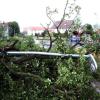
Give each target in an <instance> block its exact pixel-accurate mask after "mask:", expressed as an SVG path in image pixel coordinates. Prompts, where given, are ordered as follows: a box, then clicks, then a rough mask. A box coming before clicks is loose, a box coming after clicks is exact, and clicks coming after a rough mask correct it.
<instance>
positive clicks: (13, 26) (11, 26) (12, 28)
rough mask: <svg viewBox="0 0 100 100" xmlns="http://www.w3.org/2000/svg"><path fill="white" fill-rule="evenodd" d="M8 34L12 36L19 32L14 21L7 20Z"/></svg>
mask: <svg viewBox="0 0 100 100" xmlns="http://www.w3.org/2000/svg"><path fill="white" fill-rule="evenodd" d="M8 27H9V35H10V36H14V35H17V34H19V33H20V27H19V25H18V23H17V22H16V21H13V22H8Z"/></svg>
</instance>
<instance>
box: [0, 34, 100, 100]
mask: <svg viewBox="0 0 100 100" xmlns="http://www.w3.org/2000/svg"><path fill="white" fill-rule="evenodd" d="M15 41H17V42H16V43H15V44H14V42H15ZM7 47H8V48H10V49H11V50H17V51H46V50H45V49H43V48H41V47H40V46H39V45H36V44H35V42H34V39H33V38H32V36H29V37H12V38H10V39H9V40H4V41H3V40H1V42H0V48H1V50H6V51H7V50H8V51H9V49H7ZM54 51H55V52H60V53H73V52H74V51H73V50H70V48H69V47H68V48H67V46H66V44H65V42H64V41H63V39H61V38H58V40H57V41H56V46H55V47H54V49H53V52H54ZM92 80H93V76H92V73H91V71H90V67H89V63H88V61H87V60H86V59H85V58H84V57H83V56H81V57H80V58H77V59H72V58H71V57H69V58H68V59H64V58H52V59H43V58H42V57H39V58H32V56H27V55H26V56H22V57H7V56H6V55H4V56H3V57H1V58H0V99H1V100H7V99H8V100H99V94H97V93H96V92H95V90H94V89H93V88H92V87H91V81H92Z"/></svg>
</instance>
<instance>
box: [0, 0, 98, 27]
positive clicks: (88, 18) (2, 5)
mask: <svg viewBox="0 0 100 100" xmlns="http://www.w3.org/2000/svg"><path fill="white" fill-rule="evenodd" d="M77 1H78V4H79V5H80V6H81V8H82V9H81V17H82V18H81V19H82V21H83V23H91V24H96V23H99V24H100V20H99V19H100V11H99V10H100V6H99V5H100V3H99V2H100V1H99V0H77ZM65 2H66V0H0V21H5V22H7V21H17V22H18V23H19V25H20V27H21V28H23V27H27V26H38V25H40V23H42V24H46V23H49V20H48V18H47V17H46V7H47V6H50V7H51V8H52V9H53V8H57V9H58V11H59V13H61V12H62V11H63V9H64V5H65ZM58 16H60V15H58Z"/></svg>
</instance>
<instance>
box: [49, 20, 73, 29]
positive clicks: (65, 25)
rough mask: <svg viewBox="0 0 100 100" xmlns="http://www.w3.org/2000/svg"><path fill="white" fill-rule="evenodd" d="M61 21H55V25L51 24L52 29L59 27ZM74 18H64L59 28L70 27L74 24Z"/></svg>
mask: <svg viewBox="0 0 100 100" xmlns="http://www.w3.org/2000/svg"><path fill="white" fill-rule="evenodd" d="M60 22H61V21H56V22H54V25H53V26H51V29H56V26H57V27H58V26H59V24H60ZM72 23H73V20H64V21H63V22H62V23H61V24H60V26H59V29H68V28H70V26H71V25H72Z"/></svg>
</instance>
